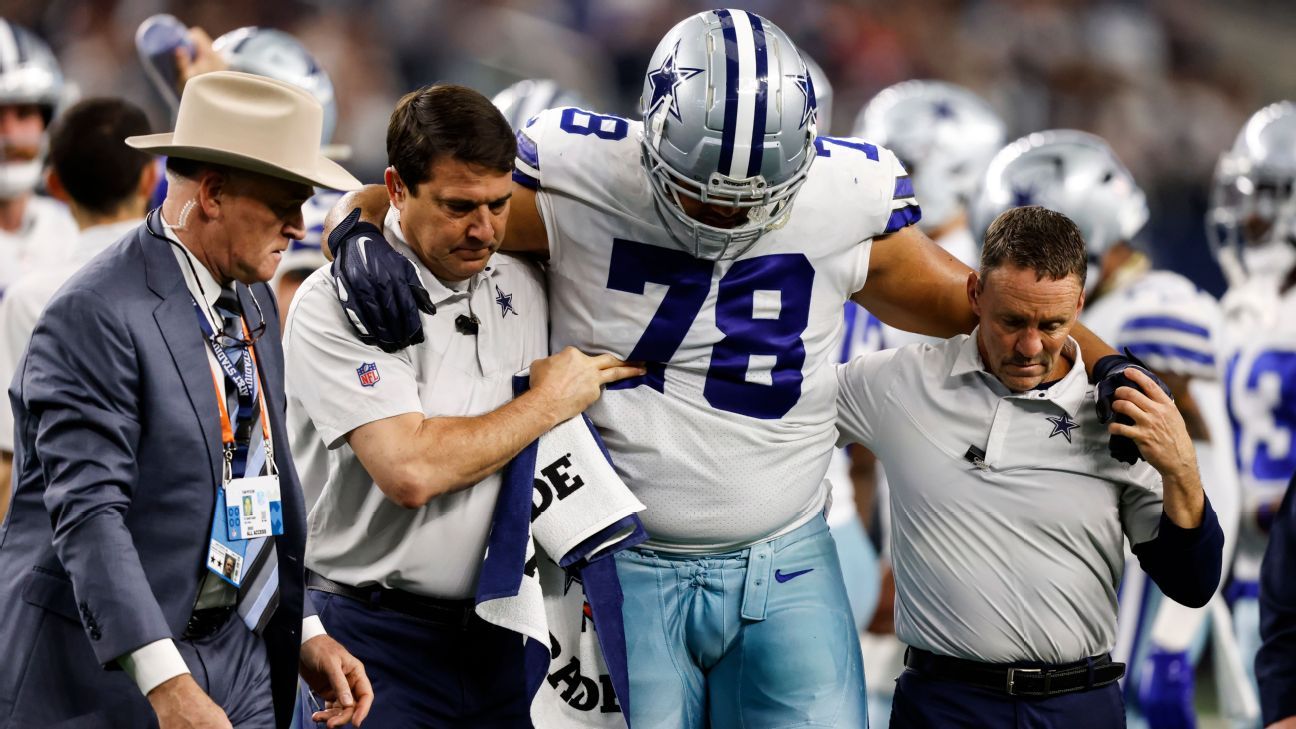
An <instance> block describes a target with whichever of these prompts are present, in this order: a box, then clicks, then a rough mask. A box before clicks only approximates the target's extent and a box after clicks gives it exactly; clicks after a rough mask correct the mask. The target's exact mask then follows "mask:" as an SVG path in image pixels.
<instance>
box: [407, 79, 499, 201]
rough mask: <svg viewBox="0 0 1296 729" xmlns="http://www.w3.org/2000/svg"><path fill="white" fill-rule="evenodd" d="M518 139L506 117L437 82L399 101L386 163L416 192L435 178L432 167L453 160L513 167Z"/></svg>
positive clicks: (464, 90) (480, 99)
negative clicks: (439, 162) (448, 158)
mask: <svg viewBox="0 0 1296 729" xmlns="http://www.w3.org/2000/svg"><path fill="white" fill-rule="evenodd" d="M516 154H517V141H516V140H515V139H514V138H513V129H512V128H511V127H510V126H509V123H508V121H507V120H505V119H504V115H503V114H501V113H500V111H499V109H496V108H495V105H494V104H492V103H491V102H490V99H487V98H486V97H485V96H482V95H481V94H479V93H477V92H476V91H473V90H472V89H470V88H468V87H466V86H459V85H457V84H435V85H433V86H424V87H423V88H421V89H419V90H417V91H411V92H410V93H408V94H405V96H403V97H401V100H400V101H399V102H397V103H396V110H395V111H393V112H392V115H391V121H390V122H388V124H387V164H389V165H391V166H392V167H394V168H395V169H396V173H397V174H399V175H400V178H401V180H403V181H404V182H405V184H406V185H407V186H409V189H410V194H411V195H414V194H416V192H417V190H416V188H417V186H418V185H419V184H420V183H423V182H427V181H428V180H431V179H432V165H433V164H435V163H436V162H437V161H438V160H440V159H441V158H442V157H451V158H453V159H456V160H459V161H460V162H464V163H466V164H470V165H476V166H480V167H485V168H486V169H490V170H497V171H499V172H508V171H510V170H512V169H513V158H514V156H515V155H516Z"/></svg>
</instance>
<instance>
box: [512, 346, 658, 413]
mask: <svg viewBox="0 0 1296 729" xmlns="http://www.w3.org/2000/svg"><path fill="white" fill-rule="evenodd" d="M645 371H646V370H644V368H643V367H639V366H636V365H632V364H627V363H626V362H623V361H621V360H619V359H617V358H616V357H613V356H612V355H610V354H600V355H597V356H594V357H591V356H589V355H587V354H585V353H584V352H581V351H580V350H578V349H576V348H575V347H567V348H566V349H564V350H563V351H561V352H559V353H558V354H555V355H551V356H549V357H545V358H544V359H538V360H536V361H535V362H532V363H531V392H534V393H536V397H540V398H543V399H544V402H545V408H546V411H547V412H549V413H551V414H552V415H553V416H554V422H555V423H561V422H563V421H564V420H567V419H569V418H574V417H576V416H577V415H580V414H581V413H583V412H585V408H587V407H589V406H590V405H591V404H593V403H594V401H595V400H597V399H599V395H600V394H601V392H602V387H603V386H604V385H606V384H608V383H610V382H616V381H617V380H624V379H625V378H627V377H639V376H641V375H643V374H644V372H645Z"/></svg>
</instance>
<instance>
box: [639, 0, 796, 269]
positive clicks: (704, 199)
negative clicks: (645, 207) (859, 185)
mask: <svg viewBox="0 0 1296 729" xmlns="http://www.w3.org/2000/svg"><path fill="white" fill-rule="evenodd" d="M639 105H640V111H641V113H642V114H643V123H644V132H643V139H642V147H643V165H644V168H645V170H647V172H648V175H649V178H650V182H651V187H652V192H653V197H654V199H655V201H656V204H657V208H658V210H659V212H660V213H661V217H662V219H663V221H665V224H666V226H667V227H668V228H669V229H670V231H671V233H672V234H673V235H674V236H675V238H676V239H677V240H678V241H679V242H680V243H681V244H682V245H684V246H685V248H686V249H688V250H689V252H690V253H692V254H693V255H694V256H697V257H698V258H706V259H712V260H715V259H721V258H733V257H736V256H738V255H740V254H741V253H742V252H743V251H745V250H747V248H749V247H750V246H751V245H752V244H753V243H755V242H756V240H757V239H758V238H759V237H760V236H761V235H762V234H764V233H765V232H766V231H768V230H770V229H772V228H774V227H777V226H779V225H782V224H783V223H784V222H785V220H786V217H787V215H788V213H789V212H790V211H791V208H792V202H793V200H794V199H795V198H796V194H797V192H798V191H799V190H800V189H801V185H802V183H804V182H805V179H806V174H807V172H809V170H810V163H811V161H813V159H814V138H815V134H816V131H815V130H816V125H817V122H816V118H815V116H816V104H815V89H814V81H813V79H812V78H811V75H810V71H809V69H808V68H807V67H806V64H805V62H804V61H802V60H801V56H800V54H798V53H797V50H796V47H795V46H793V45H792V42H791V41H790V40H788V37H787V35H785V34H784V33H783V31H782V30H779V29H778V27H776V26H775V25H774V24H773V23H771V22H769V21H768V20H766V19H764V18H762V17H760V16H759V15H756V14H754V13H749V12H746V11H744V10H732V9H721V10H712V11H707V12H705V13H699V14H697V15H694V16H692V17H690V18H688V19H686V20H684V21H683V22H681V23H679V24H678V25H676V26H675V27H674V28H672V29H671V30H670V32H668V33H667V34H666V37H665V38H663V39H662V41H661V43H660V44H658V46H657V50H655V51H654V52H653V55H652V60H651V61H650V62H649V65H648V73H647V74H646V76H645V77H644V87H643V96H642V97H640V100H639ZM686 200H692V201H697V202H699V203H701V204H702V205H704V206H709V207H707V208H704V209H703V213H702V215H703V217H704V218H705V219H706V220H710V221H711V222H712V223H716V224H711V223H708V222H704V221H703V220H698V219H695V218H693V217H691V216H690V215H689V214H688V213H686V212H685V207H684V206H685V205H686V204H689V205H690V206H692V205H693V203H686V202H685V201H686ZM717 207H718V208H731V209H736V210H734V212H738V213H742V214H745V216H743V215H736V216H731V215H721V214H718V213H717V214H714V215H712V214H711V213H712V211H713V210H714V208H717ZM730 220H740V221H741V222H739V223H738V224H737V225H734V226H732V227H727V226H728V225H729V221H730Z"/></svg>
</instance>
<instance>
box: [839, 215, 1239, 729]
mask: <svg viewBox="0 0 1296 729" xmlns="http://www.w3.org/2000/svg"><path fill="white" fill-rule="evenodd" d="M1084 275H1085V248H1084V242H1083V240H1082V239H1081V238H1080V233H1079V231H1078V230H1077V229H1076V227H1075V225H1074V224H1073V223H1072V222H1071V221H1070V220H1068V219H1067V218H1066V217H1065V216H1062V215H1060V214H1058V213H1054V212H1051V211H1048V210H1045V209H1043V208H1039V207H1027V208H1016V209H1013V210H1009V211H1007V212H1005V213H1004V214H1003V215H1001V216H1000V217H999V218H998V219H996V220H995V222H994V223H993V224H992V225H991V227H990V229H989V230H988V231H987V233H986V239H985V245H984V248H983V253H982V258H981V272H980V273H979V274H971V275H970V276H969V282H968V297H969V299H970V301H971V303H972V306H973V309H974V310H975V311H976V312H977V315H978V316H979V317H980V320H981V324H980V326H978V327H977V329H976V330H974V331H973V332H972V334H971V335H960V336H958V337H954V338H953V339H949V340H946V341H944V342H940V343H938V344H935V345H932V344H913V345H909V346H906V347H902V348H899V349H894V350H888V351H883V352H877V353H872V354H868V355H864V356H862V357H858V358H856V359H854V360H853V361H851V362H850V363H848V364H845V365H841V366H840V368H839V369H838V380H839V384H840V391H839V398H838V411H839V429H840V431H841V442H842V443H847V442H858V443H862V444H863V445H865V446H866V447H868V448H869V449H870V450H872V451H873V452H874V453H876V454H877V455H878V457H879V458H880V459H881V460H882V463H883V465H884V466H885V468H886V471H887V475H888V477H889V479H890V482H891V519H892V527H893V528H892V546H891V550H892V561H893V565H894V570H895V583H896V593H897V597H896V614H895V626H896V635H897V636H898V637H899V638H900V639H901V640H902V641H903V642H905V643H906V644H908V645H909V646H910V651H909V653H908V656H907V658H906V665H907V666H908V667H909V670H906V671H905V672H904V673H903V674H902V675H901V677H900V679H899V680H898V681H897V687H896V698H895V703H894V705H893V713H892V723H891V725H892V726H893V727H927V726H933V727H935V726H940V727H947V726H969V727H971V726H977V727H984V726H1014V727H1016V726H1021V724H1018V723H1014V722H1015V721H1017V720H1015V719H1014V717H1015V716H1016V717H1019V719H1024V720H1025V721H1026V724H1025V725H1026V726H1031V727H1071V726H1120V725H1122V724H1123V721H1124V718H1123V717H1124V712H1123V707H1122V699H1121V694H1120V689H1119V686H1118V684H1116V683H1115V682H1116V680H1117V679H1118V678H1119V677H1120V675H1121V673H1122V670H1123V666H1121V664H1112V663H1111V662H1110V659H1109V658H1108V657H1107V656H1106V654H1107V653H1108V652H1109V651H1110V650H1111V648H1112V646H1113V644H1114V642H1115V638H1116V589H1117V586H1118V585H1119V584H1120V579H1121V571H1122V568H1123V566H1124V551H1123V550H1124V540H1125V539H1127V538H1128V539H1129V540H1130V543H1131V544H1133V545H1134V546H1133V550H1134V553H1135V555H1137V556H1138V558H1139V560H1140V562H1141V564H1142V566H1143V568H1144V569H1145V571H1146V572H1147V573H1148V574H1149V575H1151V576H1152V577H1153V579H1155V580H1156V581H1157V583H1158V585H1160V586H1161V588H1162V590H1163V591H1164V592H1165V594H1166V595H1167V596H1169V597H1171V598H1172V599H1175V600H1177V601H1179V602H1182V603H1184V604H1188V605H1192V606H1200V605H1202V604H1205V602H1206V601H1207V600H1208V599H1210V597H1211V594H1212V593H1213V592H1214V590H1215V587H1216V585H1217V584H1218V582H1219V576H1220V559H1221V557H1220V555H1221V548H1222V543H1223V537H1222V534H1221V532H1220V529H1219V524H1218V521H1217V520H1216V519H1215V516H1214V512H1213V511H1212V509H1211V507H1210V504H1209V502H1208V501H1207V499H1206V497H1205V494H1204V492H1203V490H1202V486H1201V480H1200V478H1199V476H1198V474H1197V464H1196V459H1195V456H1194V450H1193V446H1192V441H1191V440H1190V438H1189V436H1188V432H1187V429H1186V427H1185V426H1184V422H1183V419H1182V417H1181V416H1180V415H1179V413H1178V410H1177V409H1176V408H1175V406H1174V403H1173V401H1172V400H1171V399H1170V397H1169V396H1168V395H1166V394H1165V393H1164V392H1163V391H1161V390H1160V389H1159V388H1158V387H1157V386H1156V385H1155V384H1153V381H1152V380H1151V379H1150V378H1148V377H1146V376H1145V375H1144V374H1143V373H1142V372H1141V371H1139V370H1138V369H1137V368H1134V369H1131V370H1126V376H1127V378H1128V380H1129V382H1130V385H1131V387H1126V388H1121V389H1120V390H1118V391H1117V396H1118V398H1119V399H1118V400H1117V404H1116V406H1115V411H1116V412H1117V413H1118V414H1120V415H1124V416H1129V417H1131V418H1132V421H1131V422H1132V424H1124V425H1123V424H1119V423H1116V422H1113V423H1111V424H1110V425H1109V426H1104V425H1103V423H1101V422H1100V420H1099V417H1098V414H1097V413H1096V411H1095V408H1094V393H1093V390H1092V388H1091V387H1090V385H1089V383H1088V381H1087V380H1086V377H1085V368H1084V363H1083V361H1082V360H1081V352H1080V350H1079V347H1078V346H1077V345H1076V343H1075V340H1074V339H1071V338H1070V336H1069V332H1070V330H1071V327H1072V326H1073V325H1074V324H1075V321H1076V318H1077V316H1078V314H1079V312H1080V309H1081V307H1082V306H1083V303H1084V296H1083V286H1084ZM1135 387H1137V388H1138V389H1137V390H1135V389H1134V388H1135ZM1109 432H1110V433H1117V434H1123V435H1128V436H1130V437H1132V438H1133V439H1134V441H1135V443H1137V444H1138V446H1139V448H1140V449H1141V451H1142V454H1143V455H1144V457H1145V458H1146V459H1147V462H1143V461H1139V462H1138V463H1137V464H1136V465H1134V466H1127V465H1126V464H1124V463H1121V462H1119V461H1116V460H1114V459H1113V458H1111V456H1110V455H1109V453H1108V448H1107V441H1108V437H1109ZM873 679H874V680H881V679H882V677H873ZM1022 697H1029V698H1025V699H1023V698H1022Z"/></svg>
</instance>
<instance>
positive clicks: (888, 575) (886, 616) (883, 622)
mask: <svg viewBox="0 0 1296 729" xmlns="http://www.w3.org/2000/svg"><path fill="white" fill-rule="evenodd" d="M878 563H879V565H881V568H882V577H881V581H882V587H881V589H880V590H879V591H878V604H877V609H876V610H874V611H873V619H872V620H870V621H869V624H868V627H867V628H865V630H867V631H868V632H870V633H878V634H880V635H891V634H893V633H895V599H896V590H895V573H894V572H892V571H891V565H890V564H888V563H887V562H886V560H879V562H878Z"/></svg>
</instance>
